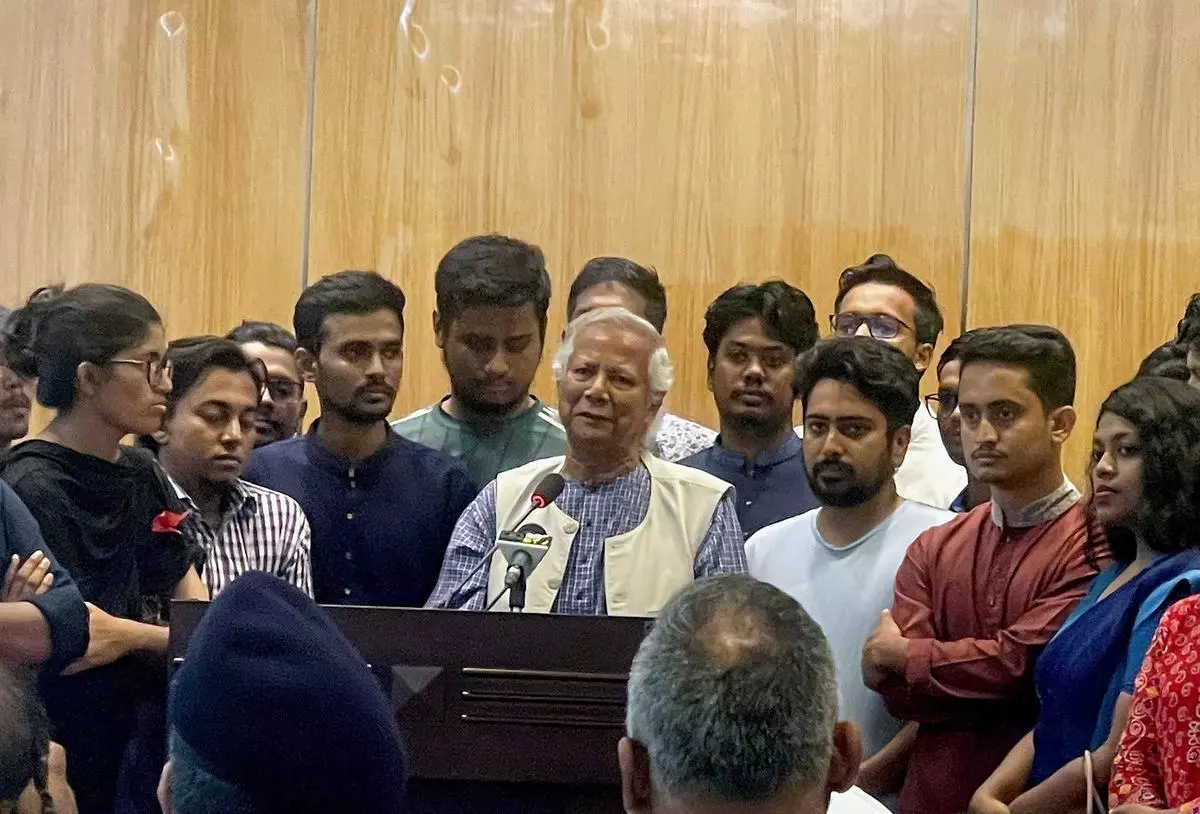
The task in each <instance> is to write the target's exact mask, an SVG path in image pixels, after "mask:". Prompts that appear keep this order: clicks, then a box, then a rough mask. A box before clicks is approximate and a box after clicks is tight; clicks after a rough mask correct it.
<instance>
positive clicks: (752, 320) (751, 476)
mask: <svg viewBox="0 0 1200 814" xmlns="http://www.w3.org/2000/svg"><path fill="white" fill-rule="evenodd" d="M816 341H817V316H816V312H815V311H814V310H813V305H812V301H811V300H809V298H808V296H807V295H806V294H805V293H804V292H803V291H801V290H800V289H798V288H796V287H794V286H791V285H788V284H787V283H785V282H783V281H782V280H771V281H769V282H765V283H761V284H743V285H736V286H734V287H733V288H730V289H728V290H727V291H725V292H723V293H722V294H721V296H719V297H717V298H716V299H715V300H713V303H712V305H710V306H708V311H707V312H706V313H705V315H704V344H705V345H706V346H707V347H708V389H709V390H710V391H711V392H712V394H713V398H714V399H715V400H716V403H717V411H718V412H719V413H720V414H721V434H720V435H718V436H717V440H716V442H715V443H713V445H712V446H711V447H709V448H708V449H706V450H704V451H702V452H698V453H696V454H695V455H692V456H689V457H687V458H684V459H683V460H682V461H680V463H682V464H684V465H686V466H694V467H696V468H697V469H702V470H704V471H705V472H707V473H708V474H710V475H715V476H717V477H718V478H720V479H721V480H723V481H725V482H727V483H731V484H733V487H734V489H735V490H736V492H737V512H738V520H739V521H740V523H741V526H742V532H743V533H744V534H745V535H746V536H747V537H749V536H750V535H751V534H754V532H756V531H758V530H759V529H761V528H763V527H764V526H769V525H771V524H772V523H778V522H779V521H780V520H786V519H787V518H789V517H795V516H796V515H798V514H803V513H804V512H806V511H808V510H809V509H813V508H816V506H817V499H816V498H815V497H813V493H812V490H811V489H809V486H808V476H807V475H806V474H805V471H804V456H803V444H802V443H801V441H800V439H799V438H798V437H797V436H796V433H795V432H793V431H792V406H793V405H794V404H795V399H796V392H795V383H796V358H797V357H798V356H799V355H800V354H801V353H804V352H805V351H807V350H808V349H809V348H811V347H812V346H813V345H814V344H815V343H816Z"/></svg>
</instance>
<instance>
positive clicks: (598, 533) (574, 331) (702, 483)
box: [427, 308, 746, 616]
mask: <svg viewBox="0 0 1200 814" xmlns="http://www.w3.org/2000/svg"><path fill="white" fill-rule="evenodd" d="M554 375H555V378H556V379H557V381H558V410H559V415H560V416H561V418H562V423H563V426H564V427H565V428H566V431H567V454H566V456H560V457H556V458H547V459H544V460H540V461H533V462H532V463H529V464H526V465H525V466H522V467H519V468H517V469H512V470H509V471H507V472H502V473H500V475H499V476H498V477H497V478H496V479H495V480H494V481H492V482H491V483H490V484H488V486H487V487H486V488H485V489H484V490H483V492H481V493H480V495H479V496H478V497H477V498H476V499H475V502H474V503H472V504H471V505H470V506H469V507H468V508H467V510H466V511H465V512H464V513H463V516H462V517H461V518H460V519H459V521H458V525H457V526H456V527H455V529H454V534H453V536H452V537H451V539H450V545H449V547H448V548H447V550H446V559H445V561H444V562H443V563H442V572H441V575H440V576H439V578H438V585H437V588H435V589H434V592H433V595H432V597H431V598H430V600H429V602H428V604H427V607H450V608H463V609H468V610H482V609H483V608H484V607H485V606H486V605H487V604H490V603H491V601H492V600H493V599H496V598H497V597H498V596H499V595H500V593H501V592H502V590H503V587H504V584H503V579H504V571H505V569H504V567H503V563H504V560H503V557H502V556H501V555H500V554H498V553H497V554H493V555H492V562H491V563H490V565H491V568H484V567H482V566H483V565H484V564H485V563H484V562H483V559H484V558H485V557H487V556H488V552H489V551H490V550H491V549H492V546H493V544H494V543H495V542H496V540H497V536H498V535H499V533H500V531H501V530H504V529H509V528H511V527H512V525H513V524H515V523H516V522H518V521H519V520H520V518H521V516H522V515H523V514H524V513H525V510H526V509H527V508H528V507H529V505H530V495H531V494H532V493H533V491H534V488H535V487H536V486H537V485H538V483H539V482H540V481H541V480H542V478H544V477H545V476H546V475H550V474H553V473H558V474H560V475H561V476H562V477H563V478H564V479H565V481H566V486H565V488H564V489H563V491H562V494H561V495H560V496H559V497H558V499H557V500H556V501H555V502H554V503H552V504H550V505H549V506H547V507H545V508H543V509H536V510H535V511H534V512H533V513H532V514H531V515H530V516H529V518H528V521H527V522H528V523H535V524H537V525H538V526H541V527H542V528H544V529H545V530H546V533H547V534H549V535H550V537H551V540H552V542H551V544H550V550H549V552H548V553H547V554H546V557H545V559H544V560H543V561H542V562H541V564H540V565H539V566H538V567H537V568H536V569H535V570H534V571H533V573H532V574H531V575H530V576H529V581H528V587H527V599H526V605H525V609H526V610H527V611H535V612H544V613H567V614H611V615H614V616H617V615H627V616H650V615H654V614H656V613H657V612H658V611H659V610H660V609H661V608H662V607H663V606H664V605H665V604H666V603H667V602H668V601H669V600H670V599H671V597H673V596H674V595H675V594H676V593H677V592H678V591H679V590H681V589H682V588H684V587H685V586H687V585H688V584H690V583H691V582H692V581H693V580H694V579H697V578H699V577H703V576H708V575H710V574H720V573H744V572H745V571H746V554H745V549H744V547H743V543H742V532H741V528H740V527H739V525H738V520H737V512H736V510H735V506H734V501H733V492H732V487H731V486H730V485H729V484H728V483H726V482H725V481H723V480H720V479H718V478H715V477H713V476H711V475H709V474H707V473H705V472H701V471H700V470H697V469H691V468H689V467H685V466H681V465H677V464H672V463H667V462H666V461H662V460H659V459H658V458H655V457H654V456H652V455H650V454H649V453H648V452H646V450H645V438H646V435H647V433H648V432H649V430H650V428H651V427H652V425H653V423H654V419H655V416H656V415H657V413H658V410H659V408H660V407H661V406H662V402H663V398H664V397H665V396H666V394H667V391H668V390H669V389H670V387H671V380H672V376H673V373H672V369H671V360H670V359H669V358H668V356H667V349H666V347H665V346H664V344H663V339H662V336H661V335H660V334H659V333H658V331H657V330H655V329H654V326H653V325H651V324H650V323H649V322H647V321H646V320H644V319H642V318H641V317H639V316H636V315H634V314H633V313H631V312H629V311H627V310H625V309H624V308H600V309H597V310H595V311H589V312H588V313H586V314H584V315H582V316H580V317H579V318H578V319H576V320H574V321H573V322H571V324H570V325H568V326H567V332H566V335H565V336H564V338H563V344H562V347H560V348H559V350H558V353H557V354H556V355H555V358H554ZM468 575H470V577H469V578H468ZM464 580H465V584H464ZM460 586H461V587H460ZM506 606H507V603H497V608H503V609H506Z"/></svg>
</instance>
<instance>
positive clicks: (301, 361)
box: [296, 348, 317, 382]
mask: <svg viewBox="0 0 1200 814" xmlns="http://www.w3.org/2000/svg"><path fill="white" fill-rule="evenodd" d="M296 367H297V368H298V369H299V370H300V378H301V379H302V380H304V381H306V382H315V381H316V380H317V355H316V354H315V353H313V352H312V351H310V350H309V349H308V348H296Z"/></svg>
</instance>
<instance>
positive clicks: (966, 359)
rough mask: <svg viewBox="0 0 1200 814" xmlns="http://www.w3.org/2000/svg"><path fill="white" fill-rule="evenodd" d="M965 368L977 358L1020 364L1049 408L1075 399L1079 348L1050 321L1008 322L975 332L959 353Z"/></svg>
mask: <svg viewBox="0 0 1200 814" xmlns="http://www.w3.org/2000/svg"><path fill="white" fill-rule="evenodd" d="M959 358H960V359H961V360H962V366H963V370H966V368H967V365H969V364H971V363H973V362H993V363H996V364H1002V365H1011V366H1013V367H1019V368H1021V369H1022V370H1024V371H1025V372H1026V374H1028V376H1029V387H1030V389H1031V390H1033V392H1034V393H1035V394H1037V397H1038V400H1039V401H1041V403H1042V407H1043V408H1045V409H1046V410H1047V411H1049V410H1057V409H1058V408H1059V407H1066V406H1067V405H1069V404H1072V403H1074V401H1075V350H1074V349H1073V348H1072V347H1071V342H1070V341H1069V340H1068V339H1067V337H1066V336H1064V335H1063V333H1062V331H1060V330H1058V329H1057V328H1052V327H1050V326H1049V325H1005V326H1003V327H999V328H980V329H979V330H977V331H975V332H973V333H972V335H971V337H970V338H969V339H968V340H967V342H966V343H965V344H964V346H963V349H962V352H961V353H960V354H959Z"/></svg>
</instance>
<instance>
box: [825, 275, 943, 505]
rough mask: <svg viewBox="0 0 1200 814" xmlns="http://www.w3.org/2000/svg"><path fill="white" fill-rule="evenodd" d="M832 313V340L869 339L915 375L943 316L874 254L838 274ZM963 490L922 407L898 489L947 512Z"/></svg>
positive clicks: (923, 291) (923, 289) (925, 289)
mask: <svg viewBox="0 0 1200 814" xmlns="http://www.w3.org/2000/svg"><path fill="white" fill-rule="evenodd" d="M833 308H834V312H835V313H834V315H833V316H832V317H830V323H831V327H832V328H833V333H834V335H835V336H855V335H858V336H870V337H872V338H874V339H878V340H879V341H881V342H886V343H887V344H889V345H892V346H893V347H896V348H898V349H899V350H900V351H902V352H903V353H904V355H905V356H907V357H908V358H909V359H910V360H912V363H913V366H914V367H916V369H917V373H918V374H921V375H924V373H925V371H926V370H927V369H928V368H929V364H930V362H931V361H932V360H933V349H934V346H935V345H936V344H937V339H938V335H939V334H940V333H941V332H942V325H943V322H942V312H941V310H940V309H939V308H938V304H937V300H936V299H935V298H934V295H933V291H932V289H930V288H929V286H927V285H925V284H924V283H922V282H921V281H920V280H918V279H917V278H916V277H914V276H913V275H911V274H909V273H908V272H907V271H905V270H904V269H902V268H900V267H899V266H898V265H896V262H895V261H894V260H892V258H890V257H888V256H887V255H886V254H873V255H871V256H870V257H868V258H867V260H866V262H864V263H863V264H862V265H859V266H851V267H850V268H848V269H846V270H845V271H843V272H842V276H841V277H840V278H839V280H838V294H837V299H836V300H834V303H833ZM930 406H933V405H930ZM966 486H967V473H966V470H965V469H963V468H962V467H961V466H959V465H958V464H956V463H955V462H954V461H953V460H952V459H951V457H950V455H949V454H948V453H947V452H946V447H945V445H944V444H943V443H942V436H941V433H940V432H939V430H938V422H937V420H936V419H935V418H934V416H933V414H932V413H931V412H930V411H929V409H927V408H926V407H925V406H921V407H919V408H917V412H916V414H915V415H914V416H913V423H912V440H911V441H910V442H909V445H908V453H907V454H906V455H905V457H904V463H903V464H902V465H901V466H900V468H899V469H898V470H897V471H896V490H897V491H898V492H899V493H900V496H901V497H905V498H908V499H909V500H916V501H918V502H921V503H925V504H927V505H930V506H936V507H937V508H939V509H947V508H949V507H950V504H951V503H952V502H953V501H954V499H955V498H956V497H958V496H959V494H960V493H961V492H962V491H963V489H965V488H966Z"/></svg>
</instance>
